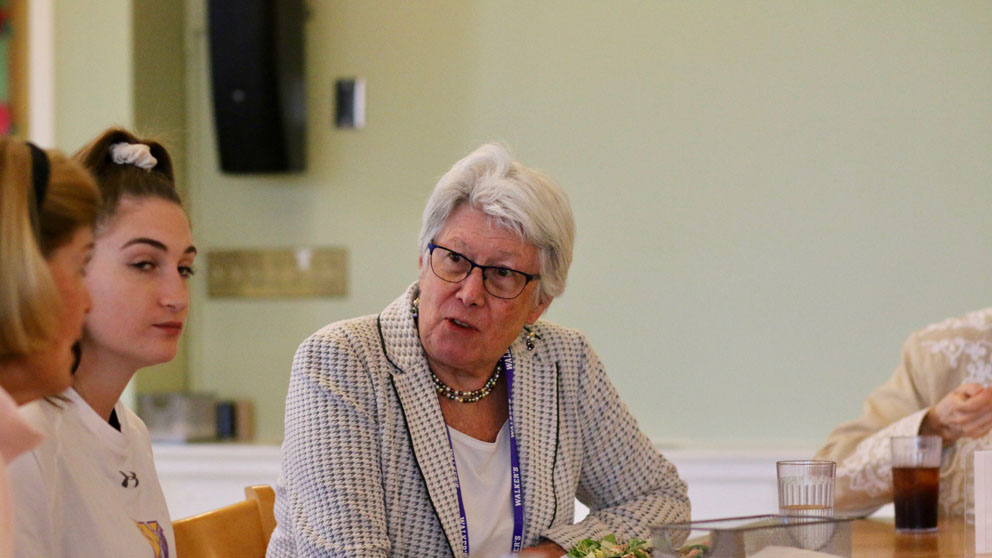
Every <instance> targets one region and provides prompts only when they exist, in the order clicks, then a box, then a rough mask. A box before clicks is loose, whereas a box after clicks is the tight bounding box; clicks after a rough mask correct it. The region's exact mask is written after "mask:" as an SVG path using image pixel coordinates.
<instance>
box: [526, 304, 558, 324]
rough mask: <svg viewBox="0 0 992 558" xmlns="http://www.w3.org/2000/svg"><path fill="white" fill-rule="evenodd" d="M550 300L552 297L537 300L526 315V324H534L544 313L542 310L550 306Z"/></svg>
mask: <svg viewBox="0 0 992 558" xmlns="http://www.w3.org/2000/svg"><path fill="white" fill-rule="evenodd" d="M552 300H554V299H552V298H549V299H548V300H546V301H543V302H539V303H538V304H537V306H535V307H534V309H533V310H531V312H530V314H528V315H527V324H528V325H534V322H536V321H537V320H538V319H540V317H541V315H542V314H544V311H545V310H547V309H548V306H551V301H552Z"/></svg>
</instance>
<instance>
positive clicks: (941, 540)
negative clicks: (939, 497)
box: [851, 518, 992, 558]
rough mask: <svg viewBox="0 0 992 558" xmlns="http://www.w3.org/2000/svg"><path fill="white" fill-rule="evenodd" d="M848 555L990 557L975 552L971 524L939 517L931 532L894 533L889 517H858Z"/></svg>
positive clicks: (868, 557) (869, 557) (866, 557)
mask: <svg viewBox="0 0 992 558" xmlns="http://www.w3.org/2000/svg"><path fill="white" fill-rule="evenodd" d="M851 557H852V558H963V557H964V558H969V557H976V558H986V557H987V558H992V554H985V553H983V554H975V526H974V525H970V524H967V523H965V521H964V520H963V519H962V518H948V519H941V521H940V522H939V524H938V525H937V531H936V532H935V533H919V534H915V533H897V532H896V530H895V526H894V525H893V523H892V519H859V520H856V521H854V523H853V525H852V526H851Z"/></svg>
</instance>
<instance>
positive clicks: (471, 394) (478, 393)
mask: <svg viewBox="0 0 992 558" xmlns="http://www.w3.org/2000/svg"><path fill="white" fill-rule="evenodd" d="M502 370H503V361H500V363H499V364H497V365H496V370H493V374H492V376H489V379H488V380H486V384H485V385H484V386H482V387H481V388H479V389H477V390H472V391H459V390H457V389H454V388H452V387H450V386H448V384H446V383H444V382H442V381H441V378H438V377H437V375H436V374H434V371H433V370H431V381H432V382H434V390H435V391H437V392H438V393H440V394H441V395H443V396H445V397H447V398H448V399H451V400H452V401H457V402H459V403H475V402H476V401H478V400H480V399H482V398H483V397H485V396H487V395H489V394H490V393H492V391H493V388H494V387H496V382H497V381H499V374H500V372H501V371H502Z"/></svg>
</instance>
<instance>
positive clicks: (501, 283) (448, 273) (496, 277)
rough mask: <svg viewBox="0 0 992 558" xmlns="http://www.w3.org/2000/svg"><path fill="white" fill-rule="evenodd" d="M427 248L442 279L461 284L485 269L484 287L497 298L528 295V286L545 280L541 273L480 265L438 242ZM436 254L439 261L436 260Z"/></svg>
mask: <svg viewBox="0 0 992 558" xmlns="http://www.w3.org/2000/svg"><path fill="white" fill-rule="evenodd" d="M427 249H428V250H429V251H430V256H429V260H430V265H431V271H433V272H434V275H437V276H438V278H439V279H441V280H443V281H447V282H449V283H460V282H462V281H464V280H465V278H466V277H468V276H469V275H471V274H472V270H473V269H475V268H479V269H481V270H482V285H483V286H484V287H485V288H486V292H488V293H489V294H491V295H493V296H494V297H496V298H505V299H510V298H517V297H518V296H520V293H522V292H524V288H525V287H527V283H530V282H531V281H536V280H537V279H540V278H541V276H540V275H537V274H530V273H524V272H523V271H517V270H516V269H510V268H508V267H503V266H499V265H479V264H477V263H475V262H473V261H472V260H470V259H468V258H466V257H465V256H464V255H462V254H459V253H458V252H455V251H454V250H451V249H448V248H445V247H444V246H438V245H437V244H434V243H430V244H428V245H427ZM435 255H437V259H434V256H435Z"/></svg>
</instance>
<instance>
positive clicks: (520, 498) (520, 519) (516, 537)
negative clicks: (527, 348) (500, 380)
mask: <svg viewBox="0 0 992 558" xmlns="http://www.w3.org/2000/svg"><path fill="white" fill-rule="evenodd" d="M501 360H502V361H503V369H504V373H505V374H506V400H507V403H508V404H509V415H510V416H509V417H508V418H507V422H508V423H509V424H508V426H509V432H510V492H511V493H512V498H511V503H512V504H513V541H512V543H511V544H510V551H511V552H520V550H521V548H522V547H523V545H524V493H523V487H522V485H521V482H520V456H519V455H518V454H517V434H516V432H514V430H513V355H511V354H510V350H509V349H507V351H506V353H505V354H504V355H503V356H502V358H501ZM445 432H447V433H448V447H449V448H451V466H452V467H454V468H455V490H456V491H457V492H458V512H459V513H460V514H461V520H460V521H459V527H460V528H461V531H462V551H463V552H464V553H465V555H466V556H468V555H469V547H468V518H467V517H466V516H465V503H464V501H463V500H462V485H461V482H459V480H458V464H457V463H456V462H455V448H454V446H452V444H451V431H449V430H447V429H445Z"/></svg>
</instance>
